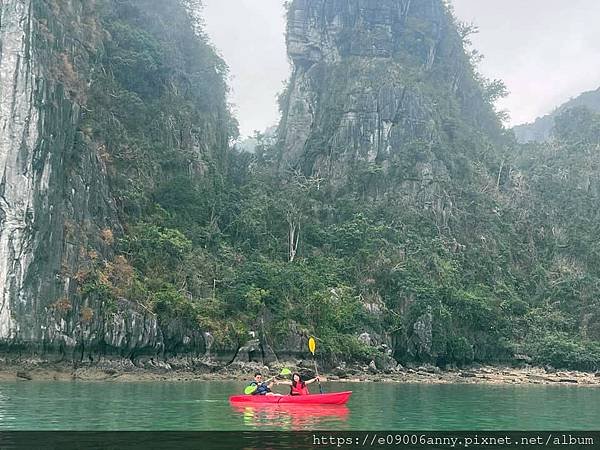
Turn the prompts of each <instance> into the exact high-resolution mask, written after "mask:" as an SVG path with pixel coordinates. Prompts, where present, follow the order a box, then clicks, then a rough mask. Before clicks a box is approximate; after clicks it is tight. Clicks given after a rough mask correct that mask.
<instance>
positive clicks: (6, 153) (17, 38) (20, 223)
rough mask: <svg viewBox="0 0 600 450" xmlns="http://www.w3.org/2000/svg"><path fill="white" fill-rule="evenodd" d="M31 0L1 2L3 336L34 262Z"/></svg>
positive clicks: (12, 327) (10, 330)
mask: <svg viewBox="0 0 600 450" xmlns="http://www.w3.org/2000/svg"><path fill="white" fill-rule="evenodd" d="M30 8H31V0H2V2H0V45H1V47H0V339H10V338H12V337H14V334H15V333H16V331H17V324H16V323H15V321H14V319H13V317H12V315H11V302H14V301H16V300H18V299H19V298H20V297H21V294H22V289H23V283H24V277H25V274H26V273H27V268H28V267H29V265H30V263H31V258H32V255H31V251H30V248H29V247H30V240H31V232H30V224H31V222H32V220H33V211H32V208H33V206H32V203H33V197H34V180H33V178H34V170H33V165H32V160H33V153H34V150H35V146H36V143H37V140H38V128H37V127H38V117H39V114H38V111H37V109H36V108H35V105H34V91H35V85H34V84H35V82H36V77H35V73H34V67H33V60H32V58H33V56H32V55H31V54H28V43H29V42H31V38H32V36H31V14H30V13H31V11H30Z"/></svg>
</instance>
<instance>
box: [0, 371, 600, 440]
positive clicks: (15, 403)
mask: <svg viewBox="0 0 600 450" xmlns="http://www.w3.org/2000/svg"><path fill="white" fill-rule="evenodd" d="M242 387H243V386H242V384H241V383H235V382H193V383H192V382H190V383H166V382H165V383H156V382H154V383H84V382H72V383H69V382H64V383H63V382H4V383H0V430H94V431H99V430H189V431H195V430H198V431H200V430H313V429H329V430H471V429H473V430H483V429H486V430H495V429H496V430H508V429H512V430H532V429H535V430H556V429H563V430H564V429H569V430H577V429H579V430H591V429H597V428H598V425H599V424H600V389H599V388H581V387H566V386H564V387H562V386H560V387H558V386H483V385H404V384H383V383H356V384H347V383H344V384H335V383H327V384H326V386H325V388H326V390H327V391H329V392H331V391H336V390H338V391H339V390H352V391H353V392H354V393H353V395H352V398H351V399H350V402H349V403H348V406H347V407H321V408H319V407H316V408H315V407H304V408H303V409H299V408H298V407H291V406H288V407H284V406H283V405H279V406H268V407H262V408H245V407H242V408H234V407H232V406H231V405H230V404H229V402H228V401H227V397H228V396H229V395H232V394H234V393H239V391H240V390H241V388H242Z"/></svg>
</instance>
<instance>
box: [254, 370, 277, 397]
mask: <svg viewBox="0 0 600 450" xmlns="http://www.w3.org/2000/svg"><path fill="white" fill-rule="evenodd" d="M249 386H256V390H255V391H254V392H253V393H252V395H275V394H273V392H271V388H272V387H273V380H267V381H266V382H265V381H263V379H262V374H261V373H260V372H256V373H255V374H254V380H253V381H251V382H250V384H249Z"/></svg>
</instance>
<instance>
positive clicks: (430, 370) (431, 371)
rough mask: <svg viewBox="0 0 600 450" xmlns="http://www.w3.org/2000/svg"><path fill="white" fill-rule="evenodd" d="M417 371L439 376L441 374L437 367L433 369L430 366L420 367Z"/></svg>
mask: <svg viewBox="0 0 600 450" xmlns="http://www.w3.org/2000/svg"><path fill="white" fill-rule="evenodd" d="M417 370H419V371H421V372H427V373H435V374H439V373H441V372H442V371H441V370H440V368H439V367H435V366H433V365H431V364H425V365H424V366H420V367H419V368H418V369H417Z"/></svg>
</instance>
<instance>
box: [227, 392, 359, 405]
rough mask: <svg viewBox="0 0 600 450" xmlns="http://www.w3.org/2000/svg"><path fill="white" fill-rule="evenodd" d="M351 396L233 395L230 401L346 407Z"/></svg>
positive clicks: (347, 393)
mask: <svg viewBox="0 0 600 450" xmlns="http://www.w3.org/2000/svg"><path fill="white" fill-rule="evenodd" d="M350 395H352V391H345V392H332V393H331V394H309V395H233V396H231V397H229V401H230V402H231V403H237V404H240V403H245V404H265V403H275V404H281V403H285V404H297V405H344V404H346V402H347V401H348V400H349V399H350Z"/></svg>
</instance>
